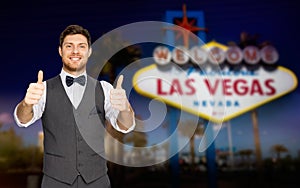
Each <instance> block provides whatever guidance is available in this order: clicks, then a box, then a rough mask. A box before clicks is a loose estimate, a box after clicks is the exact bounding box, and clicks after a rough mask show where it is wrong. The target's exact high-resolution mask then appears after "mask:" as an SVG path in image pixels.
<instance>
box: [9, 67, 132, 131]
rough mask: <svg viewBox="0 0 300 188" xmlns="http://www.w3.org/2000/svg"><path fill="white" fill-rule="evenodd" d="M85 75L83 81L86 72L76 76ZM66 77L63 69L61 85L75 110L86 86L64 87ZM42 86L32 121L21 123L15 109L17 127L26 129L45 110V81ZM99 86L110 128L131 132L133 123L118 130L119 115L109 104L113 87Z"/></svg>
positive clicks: (108, 85)
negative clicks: (127, 127) (41, 93)
mask: <svg viewBox="0 0 300 188" xmlns="http://www.w3.org/2000/svg"><path fill="white" fill-rule="evenodd" d="M81 75H85V79H87V74H86V72H83V73H82V74H80V75H78V77H79V76H81ZM66 76H72V77H74V76H73V75H71V74H69V73H67V72H65V71H64V70H63V69H62V71H61V73H60V78H61V81H62V84H63V87H64V89H65V91H66V93H67V95H68V97H69V99H70V101H71V102H72V104H73V106H74V107H75V109H77V107H78V105H79V104H80V101H81V99H82V97H83V93H84V90H85V87H86V84H85V85H84V86H82V85H80V84H78V83H77V82H74V83H73V84H72V85H71V86H70V87H68V86H67V85H66V82H65V80H66ZM43 84H44V86H45V90H44V93H43V95H42V98H41V99H40V100H39V102H38V103H37V104H35V105H33V117H32V119H31V120H30V121H29V122H27V123H21V122H20V121H19V119H18V117H17V108H15V111H14V118H15V121H16V123H17V125H18V126H19V127H28V126H30V125H32V124H33V123H34V122H36V121H37V120H38V119H40V118H41V117H42V115H43V112H44V110H45V104H46V96H47V95H46V93H47V92H46V88H47V87H46V81H43ZM100 84H101V86H102V88H103V92H104V111H105V118H106V119H107V120H108V121H110V123H111V124H112V126H113V127H114V128H115V129H116V130H117V131H120V132H122V133H128V132H130V131H132V130H133V129H134V127H135V123H133V125H132V126H131V127H130V128H129V129H128V130H126V131H125V130H122V129H120V128H119V126H118V124H117V117H118V114H119V111H118V110H116V109H114V108H112V106H111V103H110V96H109V95H110V90H111V89H113V86H112V85H111V84H110V83H108V82H106V81H100Z"/></svg>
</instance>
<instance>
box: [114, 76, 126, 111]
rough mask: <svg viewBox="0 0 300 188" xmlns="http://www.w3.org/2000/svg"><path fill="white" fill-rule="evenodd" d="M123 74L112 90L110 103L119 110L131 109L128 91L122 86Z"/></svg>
mask: <svg viewBox="0 0 300 188" xmlns="http://www.w3.org/2000/svg"><path fill="white" fill-rule="evenodd" d="M122 83H123V75H120V76H119V78H118V81H117V86H116V88H114V89H112V90H111V91H110V103H111V105H112V107H113V108H115V109H117V110H119V111H121V112H122V111H130V105H129V102H128V99H127V96H126V91H125V90H124V89H123V88H122Z"/></svg>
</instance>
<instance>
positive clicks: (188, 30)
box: [165, 4, 207, 48]
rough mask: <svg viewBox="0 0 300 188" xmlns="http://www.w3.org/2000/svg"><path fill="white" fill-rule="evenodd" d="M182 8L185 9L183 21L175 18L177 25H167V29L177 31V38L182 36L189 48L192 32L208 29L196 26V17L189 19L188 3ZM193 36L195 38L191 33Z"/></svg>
mask: <svg viewBox="0 0 300 188" xmlns="http://www.w3.org/2000/svg"><path fill="white" fill-rule="evenodd" d="M182 9H183V17H182V20H181V21H179V20H175V24H176V25H177V26H173V27H167V28H165V29H169V30H174V31H177V34H176V39H179V38H180V37H182V38H183V44H184V46H185V47H186V48H188V47H189V37H190V35H191V34H192V32H195V31H205V32H207V29H206V28H202V27H197V26H195V25H194V24H195V21H196V20H195V19H193V20H191V21H189V19H188V17H187V15H186V5H185V4H184V5H183V7H182ZM178 26H179V27H178ZM191 36H193V37H194V38H195V36H194V35H191Z"/></svg>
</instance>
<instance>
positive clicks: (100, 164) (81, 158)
mask: <svg viewBox="0 0 300 188" xmlns="http://www.w3.org/2000/svg"><path fill="white" fill-rule="evenodd" d="M46 95H47V98H46V105H45V111H44V113H43V116H42V123H43V131H44V164H43V172H44V173H45V174H47V175H48V176H50V177H53V178H55V179H57V180H59V181H62V182H66V183H69V184H72V183H73V182H74V180H75V179H76V177H77V176H78V175H81V176H82V177H83V179H84V180H85V181H86V182H87V183H89V182H91V181H93V180H95V179H97V178H99V177H101V176H103V175H105V174H106V173H107V167H106V160H105V159H104V158H103V157H101V156H103V155H104V132H105V130H104V126H103V125H104V117H105V116H104V94H103V89H102V87H101V84H100V83H99V81H97V80H94V79H92V78H91V77H88V79H87V86H86V89H85V92H84V95H83V98H82V100H81V102H80V104H79V106H78V108H77V109H75V108H74V107H73V105H72V103H71V101H70V100H69V98H68V96H67V94H66V92H65V89H64V88H63V85H62V83H61V78H60V76H56V77H54V78H52V79H49V80H47V93H46Z"/></svg>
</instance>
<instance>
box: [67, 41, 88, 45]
mask: <svg viewBox="0 0 300 188" xmlns="http://www.w3.org/2000/svg"><path fill="white" fill-rule="evenodd" d="M67 44H74V43H72V42H64V43H63V45H67ZM82 44H84V45H87V46H88V44H87V43H85V42H81V43H79V44H78V45H82Z"/></svg>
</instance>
